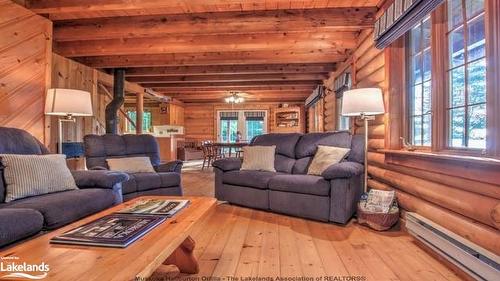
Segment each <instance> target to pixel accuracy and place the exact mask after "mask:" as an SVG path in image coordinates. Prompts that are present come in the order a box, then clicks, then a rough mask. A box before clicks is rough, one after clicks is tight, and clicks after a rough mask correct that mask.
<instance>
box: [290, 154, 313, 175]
mask: <svg viewBox="0 0 500 281" xmlns="http://www.w3.org/2000/svg"><path fill="white" fill-rule="evenodd" d="M311 161H312V157H304V158H300V159H298V160H296V161H295V164H294V165H293V170H292V174H301V175H305V174H307V169H309V164H310V163H311Z"/></svg>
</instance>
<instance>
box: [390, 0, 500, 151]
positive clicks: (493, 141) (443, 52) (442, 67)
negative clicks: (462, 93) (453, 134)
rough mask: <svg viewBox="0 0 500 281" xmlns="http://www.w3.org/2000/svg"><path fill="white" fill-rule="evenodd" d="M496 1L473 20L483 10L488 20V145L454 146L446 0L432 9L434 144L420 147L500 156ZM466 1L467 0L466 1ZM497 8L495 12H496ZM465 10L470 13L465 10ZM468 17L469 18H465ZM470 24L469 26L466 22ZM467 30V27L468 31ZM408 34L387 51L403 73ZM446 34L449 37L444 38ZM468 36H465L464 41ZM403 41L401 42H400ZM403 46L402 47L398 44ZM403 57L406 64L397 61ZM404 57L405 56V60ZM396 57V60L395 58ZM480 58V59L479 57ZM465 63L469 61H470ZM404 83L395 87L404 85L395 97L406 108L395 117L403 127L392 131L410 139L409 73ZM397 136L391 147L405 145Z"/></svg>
mask: <svg viewBox="0 0 500 281" xmlns="http://www.w3.org/2000/svg"><path fill="white" fill-rule="evenodd" d="M492 2H495V1H487V0H486V1H485V7H484V12H481V13H476V14H475V15H474V16H472V17H471V18H470V19H469V21H471V20H473V19H475V18H477V17H479V16H480V14H483V13H484V22H485V39H486V44H485V46H486V55H485V58H484V59H485V60H486V64H487V67H488V70H487V71H486V93H487V94H486V110H487V115H486V122H487V124H486V130H487V135H488V137H487V138H486V149H482V148H471V147H451V145H450V142H449V141H450V139H449V133H450V128H451V125H450V123H449V122H450V121H449V116H448V114H449V112H448V110H447V108H448V103H449V95H450V92H449V90H450V85H449V83H450V81H449V79H450V77H449V72H448V70H449V69H448V64H449V61H450V60H449V53H448V50H449V48H448V47H449V45H448V36H447V35H448V13H447V11H448V1H445V3H443V4H442V5H441V6H439V7H438V8H437V9H436V10H435V11H433V12H432V13H431V15H430V16H431V22H432V24H431V57H432V68H431V71H432V72H431V81H432V82H431V83H432V85H431V89H432V106H431V111H432V115H431V116H432V118H431V120H432V121H431V122H432V131H431V133H432V136H431V146H430V147H422V146H415V148H416V149H417V150H418V151H422V152H433V153H441V154H450V155H464V156H477V157H494V158H500V140H499V137H500V128H498V126H499V125H500V121H499V120H497V118H499V117H500V116H499V115H500V113H496V111H498V110H500V97H498V95H499V94H500V92H499V91H500V90H499V89H500V81H498V80H500V79H497V80H494V79H493V80H492V77H495V74H494V72H495V69H496V71H498V69H500V51H499V48H500V27H499V26H497V25H496V23H498V22H500V15H499V14H496V13H494V11H495V10H496V9H498V8H500V3H492ZM462 5H463V2H462ZM492 11H493V12H492ZM463 13H466V11H465V10H463ZM465 21H467V18H465ZM465 27H466V26H465ZM464 32H465V33H466V32H467V30H465V31H464ZM407 37H408V35H406V36H404V37H403V38H401V39H400V40H399V41H396V42H395V43H394V44H393V45H392V46H391V47H389V48H388V49H387V50H386V54H387V55H388V56H389V67H390V69H391V72H394V71H395V70H397V71H401V73H406V72H407V71H408V67H409V63H408V62H407V51H408V50H407V49H408V48H410V46H409V45H408V44H407ZM443 38H446V40H443ZM466 40H467V39H466V38H464V42H467V41H466ZM397 42H400V43H397ZM398 46H399V47H398ZM401 47H402V48H401ZM397 58H399V61H402V62H403V64H402V65H399V63H395V62H396V61H397ZM401 59H402V60H401ZM391 60H392V61H391ZM479 60H480V59H478V60H477V61H479ZM468 63H470V62H468ZM468 63H467V64H465V65H468ZM404 77H405V79H404V83H402V85H400V86H398V85H397V84H395V85H394V86H392V85H391V86H390V87H394V89H400V91H402V94H401V95H400V99H399V101H396V100H394V101H391V102H390V103H391V105H394V106H397V105H398V104H399V106H402V108H403V112H404V118H401V119H399V120H394V121H395V122H400V126H401V127H400V128H397V127H395V128H394V129H391V134H392V133H396V132H398V131H399V135H400V136H403V137H405V138H406V139H408V136H409V127H410V124H409V123H410V122H409V118H408V116H409V110H410V109H411V107H410V106H409V104H408V97H409V92H408V90H409V84H411V82H410V81H409V80H408V74H404ZM465 79H466V78H465ZM393 83H397V79H390V81H389V84H393ZM396 141H399V140H396V139H392V140H390V141H389V147H393V148H399V149H401V148H403V147H402V144H401V143H396Z"/></svg>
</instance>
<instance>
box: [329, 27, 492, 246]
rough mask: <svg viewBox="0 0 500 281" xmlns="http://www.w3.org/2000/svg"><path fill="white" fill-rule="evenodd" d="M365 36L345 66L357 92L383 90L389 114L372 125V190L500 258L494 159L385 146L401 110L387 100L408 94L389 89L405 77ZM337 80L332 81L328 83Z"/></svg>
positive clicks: (358, 125) (356, 127) (357, 124)
mask: <svg viewBox="0 0 500 281" xmlns="http://www.w3.org/2000/svg"><path fill="white" fill-rule="evenodd" d="M365 35H366V36H364V37H363V34H362V35H361V36H360V38H361V40H360V42H359V45H358V47H357V49H356V50H355V51H354V52H353V54H352V56H351V57H350V58H349V59H348V61H347V62H346V64H348V63H351V64H352V66H353V69H354V77H353V78H354V80H353V82H354V83H353V85H354V88H364V87H379V88H381V89H383V91H384V101H385V105H386V112H391V113H390V114H389V113H386V114H385V115H380V116H377V118H376V120H374V121H370V126H369V151H370V152H369V155H368V156H369V165H368V172H369V175H370V178H371V179H370V180H369V182H368V185H369V187H370V188H375V189H384V190H395V191H396V194H397V197H398V201H399V204H400V207H401V208H402V209H403V210H404V211H411V212H417V213H419V214H420V215H422V216H424V217H427V218H429V219H430V220H432V221H434V222H436V223H438V224H440V225H441V226H443V227H445V228H447V229H449V230H451V231H453V232H454V233H456V234H458V235H460V236H462V237H464V238H466V239H468V240H470V241H472V242H474V243H476V244H478V245H479V246H481V247H484V248H485V249H487V250H489V251H491V252H493V253H495V254H497V255H498V254H500V232H499V230H500V180H498V178H500V174H499V173H498V171H499V169H498V167H499V166H500V165H499V163H498V162H497V161H494V160H491V161H488V160H485V159H475V158H467V157H450V156H444V155H429V154H428V153H427V154H426V153H419V152H407V151H397V150H396V151H395V150H389V148H391V147H390V145H389V143H386V139H387V138H388V136H389V131H390V130H389V126H396V125H398V123H399V121H400V118H401V117H400V116H399V115H398V116H395V115H394V116H393V113H394V112H399V111H398V110H395V109H391V108H388V105H389V104H394V103H391V102H390V100H389V99H390V98H391V99H395V98H398V99H399V98H401V96H400V95H403V94H404V92H401V91H399V92H398V93H394V92H393V91H392V92H391V95H390V96H389V93H388V89H390V88H394V85H390V84H391V83H395V82H396V81H398V82H397V83H400V82H399V81H403V79H404V77H402V76H401V75H402V74H401V73H395V72H391V70H390V65H391V61H394V58H391V55H392V54H393V52H391V48H397V47H396V46H392V47H390V48H387V49H386V50H378V49H376V48H375V47H374V45H373V39H372V38H373V36H372V34H371V33H370V34H368V33H367V34H365ZM395 53H397V52H395ZM391 59H392V60H391ZM390 75H391V76H390ZM394 75H395V76H394ZM398 75H399V76H401V77H397V76H398ZM333 76H334V75H333ZM334 78H335V77H331V78H330V79H329V80H328V81H327V82H331V81H332V80H333V79H334ZM389 78H390V79H389ZM327 86H328V84H327ZM328 97H329V96H327V97H326V104H325V123H326V124H325V129H326V130H331V129H332V128H334V126H332V125H330V124H331V123H330V122H332V121H330V119H328V118H329V117H330V116H332V115H334V114H335V107H334V105H335V103H334V102H329V100H328ZM330 99H332V98H330ZM395 104H397V103H395ZM394 114H395V113H394ZM333 120H335V118H333ZM362 126H363V123H362V122H361V121H360V120H355V121H353V132H354V133H356V134H363V127H362ZM393 138H397V139H399V136H391V139H393ZM393 147H397V146H393Z"/></svg>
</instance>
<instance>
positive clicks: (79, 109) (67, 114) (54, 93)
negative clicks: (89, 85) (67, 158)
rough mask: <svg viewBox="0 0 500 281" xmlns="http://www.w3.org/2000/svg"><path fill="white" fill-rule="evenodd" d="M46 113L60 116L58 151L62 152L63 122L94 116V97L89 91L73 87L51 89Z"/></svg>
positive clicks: (46, 103) (46, 101)
mask: <svg viewBox="0 0 500 281" xmlns="http://www.w3.org/2000/svg"><path fill="white" fill-rule="evenodd" d="M45 114H46V115H53V116H61V117H60V118H59V127H58V134H59V136H58V137H59V143H58V146H57V150H58V153H62V142H63V134H62V125H63V122H75V121H76V120H75V118H74V117H77V116H92V115H93V112H92V99H91V96H90V93H89V92H86V91H80V90H72V89H49V90H48V91H47V97H46V99H45Z"/></svg>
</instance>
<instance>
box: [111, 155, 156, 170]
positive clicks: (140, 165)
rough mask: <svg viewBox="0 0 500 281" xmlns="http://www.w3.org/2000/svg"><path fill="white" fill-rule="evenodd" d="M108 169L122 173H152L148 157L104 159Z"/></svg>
mask: <svg viewBox="0 0 500 281" xmlns="http://www.w3.org/2000/svg"><path fill="white" fill-rule="evenodd" d="M106 161H107V162H108V166H109V169H110V170H113V171H119V172H124V173H154V172H155V169H154V168H153V165H151V160H150V159H149V157H146V156H144V157H124V158H108V159H106Z"/></svg>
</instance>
